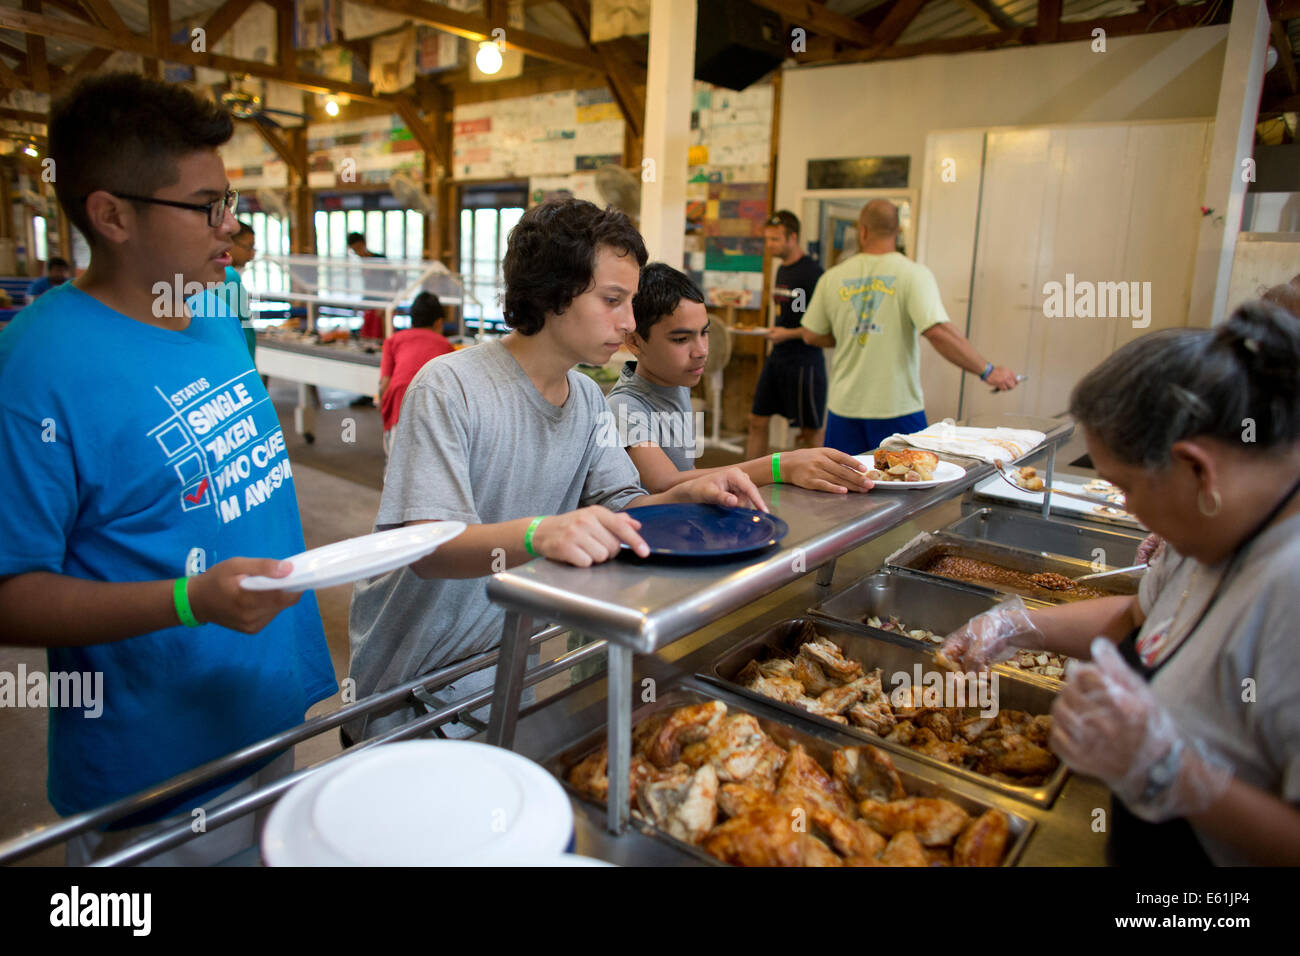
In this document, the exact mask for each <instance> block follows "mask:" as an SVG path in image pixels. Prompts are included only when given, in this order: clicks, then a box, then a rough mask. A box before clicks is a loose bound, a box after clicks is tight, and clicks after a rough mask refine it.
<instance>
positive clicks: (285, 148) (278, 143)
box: [243, 119, 307, 183]
mask: <svg viewBox="0 0 1300 956" xmlns="http://www.w3.org/2000/svg"><path fill="white" fill-rule="evenodd" d="M243 122H246V123H249V124H251V125H252V127H253V129H255V130H256V131H257V135H258V136H260V137H262V139H263V140H264V141H265V142H266V145H268V146H270V147H271V148H272V149H273V150H275V153H276V155H277V156H279V157H280V159H282V160H284V164H285V165H286V166H288V167H289V172H290V173H292V174H293V175H294V177H295V178H297V180H298V182H300V183H305V182H307V167H306V165H305V164H302V163H300V162H299V157H298V156H297V155H295V153H294V150H293V148H292V147H291V146H290V145H289V143H288V142H287V141H286V140H285V139H284V138H283V137H281V136H280V135H279V134H278V133H276V132H275V131H274V130H272V129H271V128H270V127H269V126H267V125H265V124H264V123H259V122H257V120H254V119H248V120H244V121H243Z"/></svg>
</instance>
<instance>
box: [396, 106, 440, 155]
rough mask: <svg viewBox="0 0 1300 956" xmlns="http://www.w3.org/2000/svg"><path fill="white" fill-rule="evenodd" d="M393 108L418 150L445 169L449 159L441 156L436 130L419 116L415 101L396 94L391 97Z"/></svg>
mask: <svg viewBox="0 0 1300 956" xmlns="http://www.w3.org/2000/svg"><path fill="white" fill-rule="evenodd" d="M393 108H394V109H395V110H396V112H397V115H398V116H400V117H401V118H402V122H403V123H405V124H406V128H407V129H409V130H410V131H411V136H413V137H414V138H415V141H416V142H417V143H419V144H420V149H422V150H424V152H425V154H426V155H427V156H430V157H432V158H433V161H434V162H435V163H437V164H438V165H440V166H443V167H446V165H447V164H448V163H449V162H450V161H451V158H450V157H449V156H446V155H444V154H443V150H442V149H441V147H440V146H439V144H438V135H437V130H435V129H434V128H433V127H432V126H431V125H430V124H429V121H428V120H426V119H425V118H424V117H423V116H421V115H420V107H419V106H418V105H417V104H416V102H415V100H414V99H412V98H411V97H410V96H409V95H408V94H406V93H397V94H396V95H394V96H393ZM435 120H436V116H435Z"/></svg>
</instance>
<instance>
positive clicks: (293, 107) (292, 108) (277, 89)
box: [266, 80, 304, 126]
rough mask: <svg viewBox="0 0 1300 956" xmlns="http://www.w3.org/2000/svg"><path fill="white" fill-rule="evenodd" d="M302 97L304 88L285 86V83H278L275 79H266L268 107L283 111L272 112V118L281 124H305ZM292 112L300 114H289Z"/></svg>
mask: <svg viewBox="0 0 1300 956" xmlns="http://www.w3.org/2000/svg"><path fill="white" fill-rule="evenodd" d="M302 97H303V93H302V90H300V89H297V88H296V87H292V86H285V85H284V84H283V83H276V82H275V81H274V80H267V81H266V108H267V109H272V110H281V111H282V112H279V113H272V114H271V117H272V119H274V120H275V121H276V122H277V123H279V124H280V125H281V126H302V125H303V122H304V120H303V117H302V109H303V103H302ZM292 113H297V114H299V115H297V116H292V115H289V114H292Z"/></svg>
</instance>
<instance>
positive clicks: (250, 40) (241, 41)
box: [229, 3, 279, 63]
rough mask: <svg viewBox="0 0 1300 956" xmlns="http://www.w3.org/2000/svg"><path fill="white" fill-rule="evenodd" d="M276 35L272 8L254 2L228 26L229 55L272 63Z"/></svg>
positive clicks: (273, 60)
mask: <svg viewBox="0 0 1300 956" xmlns="http://www.w3.org/2000/svg"><path fill="white" fill-rule="evenodd" d="M278 35H279V33H278V31H277V30H276V24H275V10H274V8H272V7H269V6H267V5H266V4H265V3H254V4H253V5H252V6H251V7H249V8H248V10H246V11H245V12H244V15H243V16H242V17H240V18H239V19H238V20H236V21H235V25H234V26H232V27H231V28H230V33H229V37H230V55H231V56H233V57H235V59H238V60H253V61H255V62H257V63H274V62H275V44H276V37H277V36H278Z"/></svg>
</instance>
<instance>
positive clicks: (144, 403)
mask: <svg viewBox="0 0 1300 956" xmlns="http://www.w3.org/2000/svg"><path fill="white" fill-rule="evenodd" d="M49 129H50V158H51V159H53V160H54V161H55V162H56V163H57V164H58V170H59V176H58V180H57V182H56V183H55V187H54V188H55V191H56V193H57V195H58V198H59V203H60V205H61V206H62V207H63V211H64V213H65V214H66V215H67V217H68V219H69V220H71V222H72V224H73V225H74V226H76V228H77V229H78V230H80V232H81V233H82V235H84V236H85V237H86V241H87V242H88V243H89V245H90V250H91V251H90V263H89V265H88V266H87V268H86V271H85V272H84V273H82V274H81V275H80V276H79V277H78V278H77V279H76V281H75V282H68V283H65V284H63V285H62V286H59V287H58V288H57V289H53V290H51V291H50V292H49V293H47V294H45V295H43V296H41V298H40V299H38V300H37V301H36V302H35V303H34V304H32V305H30V306H28V307H27V308H26V309H24V310H23V311H22V312H21V313H19V315H18V317H17V318H16V319H15V320H14V321H13V322H11V323H10V324H9V326H8V327H7V328H6V329H5V330H4V331H3V332H0V486H3V487H4V495H3V496H0V627H2V628H3V641H4V643H5V644H11V645H20V646H26V647H45V648H47V649H48V655H49V668H50V670H51V671H52V672H56V673H61V674H70V675H73V676H76V675H85V677H84V678H83V680H88V679H90V677H91V675H96V679H97V680H102V693H100V694H99V695H98V696H99V700H100V708H99V713H94V712H93V711H92V712H87V710H86V709H84V708H78V707H52V708H50V711H49V743H48V750H49V780H48V792H49V800H50V803H51V804H52V805H53V807H54V809H55V811H57V812H58V813H59V814H60V815H62V816H69V815H73V814H79V813H83V812H86V811H89V810H93V809H96V808H98V807H101V806H104V805H105V804H108V803H113V802H115V801H117V800H121V799H123V798H125V797H129V796H132V795H134V794H136V793H139V792H141V791H145V790H149V789H152V788H156V787H157V786H158V785H159V784H161V783H163V782H164V781H166V780H169V779H171V778H172V777H175V776H176V775H178V774H180V773H183V772H185V771H187V770H190V769H193V768H194V767H197V766H199V765H200V764H204V763H207V762H208V761H211V760H215V759H217V758H218V757H223V756H226V755H227V754H230V753H233V752H234V751H237V750H240V749H242V748H244V747H247V746H248V745H250V744H253V743H256V742H258V741H260V740H264V739H266V738H267V737H270V736H272V735H273V734H276V733H279V732H280V731H283V730H287V729H288V728H290V727H293V726H295V725H297V724H300V723H301V722H302V720H303V718H304V716H305V714H306V712H307V708H308V707H310V706H311V705H312V704H314V703H316V702H318V701H321V700H324V699H326V698H328V697H330V696H331V695H332V694H333V693H334V691H335V689H336V687H337V685H336V683H335V680H334V669H333V666H332V665H331V663H330V656H329V651H328V649H327V647H326V645H325V634H324V630H323V628H322V626H321V619H320V613H319V611H318V610H317V605H316V598H315V596H314V595H313V594H312V593H310V592H306V593H302V594H297V593H289V592H286V591H278V590H276V591H249V590H245V589H244V588H243V587H241V582H242V581H243V579H244V578H246V577H248V576H249V575H266V576H268V577H284V576H285V575H287V574H289V573H291V571H292V567H291V566H290V565H289V564H288V563H287V562H284V561H283V560H281V559H283V558H285V557H287V556H289V555H293V554H297V553H298V552H300V551H303V550H304V543H303V533H302V521H301V519H300V518H299V515H298V499H297V495H296V492H295V490H294V480H293V471H292V468H291V466H290V462H289V458H288V455H287V453H286V452H285V446H284V436H283V434H282V433H281V430H280V425H279V422H278V421H277V419H276V414H275V408H274V407H273V406H272V404H271V402H270V400H269V399H268V398H267V394H266V390H265V389H264V388H263V387H262V383H261V381H260V380H259V379H258V377H257V373H256V372H255V371H254V370H253V369H252V368H251V367H250V366H249V363H248V353H247V352H246V351H245V349H244V342H243V339H242V337H241V336H240V335H239V333H238V331H237V330H236V328H235V324H234V322H233V320H232V319H231V317H230V315H229V314H228V313H227V312H225V311H223V310H222V305H221V302H220V301H219V297H218V296H216V295H213V294H211V293H206V292H205V293H202V294H201V295H199V296H195V297H193V298H191V299H190V300H188V301H176V300H174V299H171V298H169V297H159V296H158V295H157V294H156V293H155V292H154V289H155V287H156V286H157V285H158V284H159V283H161V284H163V285H166V286H171V285H172V284H173V283H174V282H177V281H183V282H184V283H191V282H194V283H199V284H200V285H202V286H207V285H208V284H209V283H211V284H213V285H215V284H217V283H220V282H221V281H222V279H223V277H224V275H225V269H226V266H227V265H228V264H229V263H230V255H229V251H230V247H231V237H232V236H233V235H234V233H235V229H236V226H237V223H236V222H235V217H234V214H233V210H234V206H235V202H236V200H237V194H236V193H235V192H234V191H233V190H232V189H231V188H230V181H229V180H228V179H227V177H226V170H225V167H224V166H223V164H222V162H221V156H220V154H219V153H218V152H217V149H218V147H220V146H221V145H223V144H224V143H226V142H228V141H229V140H230V137H231V134H232V132H233V130H234V122H233V120H232V119H231V117H230V114H229V113H227V112H226V111H225V110H223V109H221V108H220V107H219V106H217V105H215V104H213V103H212V102H210V101H207V100H203V99H201V98H199V97H198V96H196V95H195V94H193V93H191V92H190V91H189V90H188V89H186V88H185V87H183V86H179V85H176V84H172V83H164V82H162V81H160V80H155V79H151V78H148V77H144V76H138V75H135V74H130V73H107V74H100V75H94V76H91V77H89V78H87V79H86V80H84V81H82V82H81V83H80V84H79V85H77V86H76V87H74V89H73V90H72V91H71V92H69V93H68V94H67V95H66V96H65V97H64V98H61V99H59V100H57V101H56V102H55V103H54V105H53V108H52V110H51V113H50V125H49ZM177 276H179V277H180V279H179V280H178V279H177V278H176V277H177ZM88 343H90V345H88ZM253 435H255V436H256V441H257V447H258V448H260V449H262V454H260V455H258V454H252V455H250V456H248V458H246V459H244V461H245V463H247V462H248V461H251V462H252V465H251V468H249V467H248V466H247V464H246V465H245V468H244V469H243V470H242V471H241V470H240V469H239V468H237V467H236V464H237V462H236V460H235V459H236V455H234V454H230V452H231V451H232V450H234V451H236V452H238V451H239V450H240V443H242V442H248V440H249V437H250V436H253ZM245 448H246V449H252V448H253V445H252V443H251V442H250V443H248V444H247V445H246V446H245ZM259 493H260V494H259ZM239 555H260V557H239ZM292 770H293V753H292V748H291V749H290V750H287V751H285V752H283V753H281V754H277V755H273V756H270V757H267V758H264V759H263V760H261V761H258V762H254V763H252V764H245V765H243V766H242V767H240V768H239V769H238V770H235V771H232V772H230V773H228V774H226V775H224V776H222V777H219V778H217V779H215V780H210V781H208V782H206V783H204V784H201V785H198V786H196V787H194V788H191V789H189V790H186V791H184V792H182V793H179V794H175V795H173V796H171V797H169V798H167V799H166V800H164V801H163V802H162V803H161V804H155V805H154V806H153V807H151V808H149V809H148V810H146V811H141V812H139V813H136V814H134V815H133V816H132V818H130V819H129V821H128V820H119V821H118V823H117V824H116V825H115V828H114V829H111V830H107V831H101V830H90V831H87V832H85V833H81V834H78V835H77V836H74V837H72V838H71V839H70V840H69V841H68V843H67V859H68V862H69V863H70V864H73V865H83V864H85V863H87V862H89V861H90V860H92V859H93V858H95V857H97V856H99V855H102V854H103V853H105V852H107V851H111V850H114V849H116V848H119V847H121V846H122V845H123V844H125V843H127V842H128V841H131V840H133V839H134V838H136V837H138V836H140V835H141V831H142V829H143V828H146V827H147V828H154V829H156V828H158V827H160V826H168V827H170V826H174V825H175V824H176V823H177V822H180V823H181V825H182V826H185V827H187V828H188V827H189V825H190V824H191V823H192V821H193V819H194V817H193V816H192V813H191V811H193V810H195V809H197V808H201V807H211V806H212V805H213V803H215V802H217V801H218V800H219V799H222V798H224V797H225V796H228V795H233V794H235V793H238V792H241V791H240V789H238V788H243V790H244V791H247V790H249V789H251V788H252V787H253V786H255V785H260V784H264V783H266V782H269V781H270V780H273V779H275V778H276V777H281V776H284V775H285V774H286V773H290V772H292ZM255 824H256V820H255V819H254V817H253V816H252V815H249V816H247V817H244V818H243V819H240V820H237V821H234V822H232V823H230V824H229V825H227V826H223V827H220V828H215V827H214V828H212V829H211V830H210V832H206V833H204V834H203V835H201V836H199V837H197V838H196V839H194V840H192V841H191V842H189V843H186V844H183V845H182V846H179V847H176V848H174V849H173V850H170V851H166V852H165V853H164V855H163V856H162V857H156V858H154V862H164V861H165V862H169V863H178V864H186V865H198V864H204V863H216V862H220V861H222V860H225V859H228V858H229V857H231V856H232V855H235V854H237V853H239V852H241V851H243V850H244V849H246V848H247V847H248V846H251V845H253V843H254V842H255V840H256V828H255ZM119 826H120V827H123V828H124V829H117V828H116V827H119Z"/></svg>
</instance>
